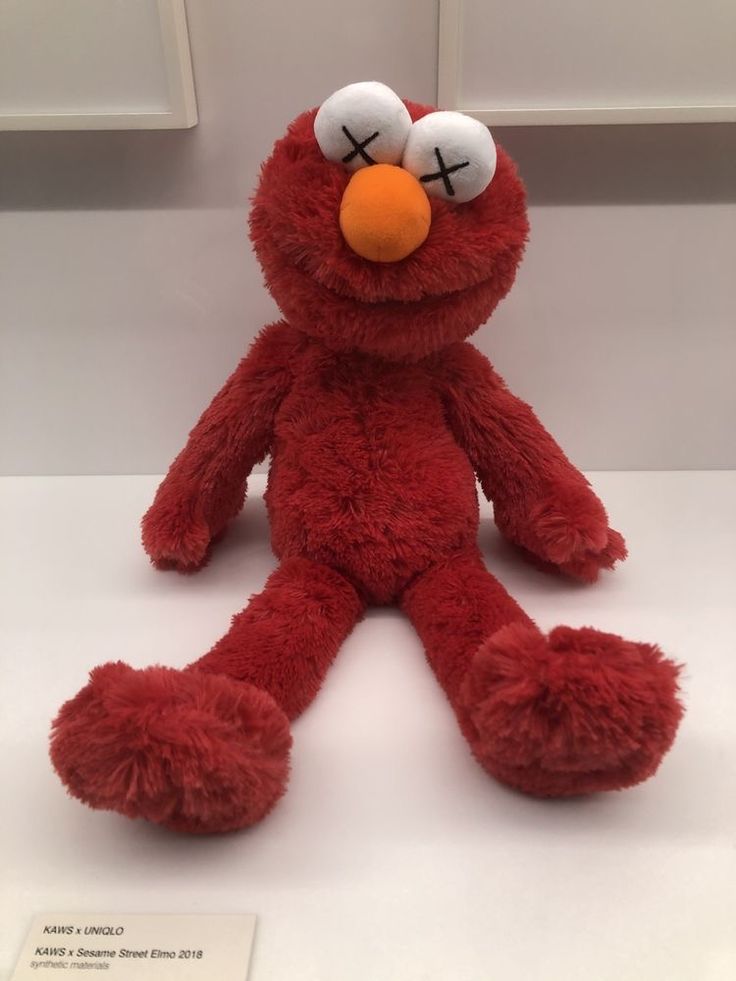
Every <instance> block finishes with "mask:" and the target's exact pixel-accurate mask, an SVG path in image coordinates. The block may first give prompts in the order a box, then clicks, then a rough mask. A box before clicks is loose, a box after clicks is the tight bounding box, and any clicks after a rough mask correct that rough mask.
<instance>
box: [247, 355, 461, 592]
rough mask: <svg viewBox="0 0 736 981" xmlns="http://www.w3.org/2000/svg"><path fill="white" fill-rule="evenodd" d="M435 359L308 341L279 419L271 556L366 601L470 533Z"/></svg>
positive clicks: (270, 495) (270, 499) (271, 489)
mask: <svg viewBox="0 0 736 981" xmlns="http://www.w3.org/2000/svg"><path fill="white" fill-rule="evenodd" d="M440 357H441V355H440ZM432 363H433V361H432V360H431V359H428V360H427V361H425V362H420V363H418V364H410V365H404V364H391V363H390V362H386V361H383V360H379V359H375V358H371V357H368V356H365V355H361V354H335V353H333V352H330V351H329V350H327V349H326V348H324V347H323V346H321V345H320V344H318V343H316V342H311V343H309V344H308V345H307V347H306V348H304V349H302V351H301V352H300V354H299V356H298V360H297V362H296V364H295V365H294V366H293V371H294V380H293V383H292V386H291V388H290V391H289V393H288V394H287V396H286V397H285V399H284V401H283V402H282V404H281V406H280V408H279V411H278V414H277V417H276V423H275V431H274V440H273V445H272V464H271V471H270V475H269V484H268V492H267V497H266V500H267V505H268V509H269V515H270V520H271V529H272V539H273V546H274V550H275V551H276V553H277V554H278V555H281V556H286V555H296V554H298V555H306V556H308V557H310V558H313V559H315V560H316V561H320V562H325V563H327V564H329V565H331V566H333V567H336V568H338V569H341V570H342V571H344V572H345V574H346V575H348V576H349V577H350V579H351V580H352V581H354V582H355V583H356V584H358V585H359V586H360V587H361V589H362V590H363V591H364V592H365V594H366V595H367V597H369V598H370V599H371V600H372V601H373V602H379V603H383V602H390V601H391V600H393V599H395V598H396V597H397V596H398V595H399V594H400V592H401V590H402V589H403V587H404V586H405V585H406V583H407V582H408V581H409V580H410V579H411V578H412V577H413V576H414V575H416V573H417V572H420V571H421V570H423V569H425V568H426V567H427V566H429V565H430V564H431V563H433V562H436V561H437V560H438V559H440V558H441V557H442V556H443V555H445V554H449V553H451V552H453V551H455V550H457V549H458V548H459V547H460V546H462V545H463V544H464V543H466V542H467V541H469V540H472V539H473V538H474V537H475V535H476V533H477V527H478V502H477V496H476V489H475V475H474V473H473V470H472V467H471V465H470V463H469V461H468V459H467V457H466V455H465V453H464V452H463V451H462V450H461V449H460V448H459V447H458V445H457V443H456V442H455V440H454V438H453V436H452V434H451V432H450V430H449V428H448V426H447V423H446V421H445V415H444V410H443V405H442V400H441V397H440V394H439V393H438V391H437V386H436V383H435V381H434V378H433V371H432Z"/></svg>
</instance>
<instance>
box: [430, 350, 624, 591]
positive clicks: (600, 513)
mask: <svg viewBox="0 0 736 981" xmlns="http://www.w3.org/2000/svg"><path fill="white" fill-rule="evenodd" d="M444 353H445V357H444V359H443V362H442V367H441V369H440V377H441V390H442V395H443V399H444V403H445V408H446V413H447V419H448V422H449V425H450V427H451V429H452V432H453V434H454V436H455V439H456V440H457V442H458V443H459V444H460V446H461V447H462V448H463V449H464V450H465V452H466V453H467V454H468V457H469V459H470V461H471V463H472V464H473V467H474V469H475V472H476V474H477V475H478V479H479V480H480V483H481V486H482V488H483V492H484V494H485V496H486V497H487V498H488V499H489V500H491V501H493V506H494V517H495V521H496V524H497V525H498V528H499V530H500V531H501V532H502V534H503V535H504V536H505V537H506V538H508V539H509V540H510V541H512V542H514V543H515V544H517V545H520V546H521V547H522V548H524V549H526V550H527V551H529V552H531V553H532V554H533V555H535V556H537V557H538V558H539V559H541V560H542V561H544V562H546V563H551V564H552V565H555V566H557V567H558V568H560V569H561V570H562V571H563V572H565V573H567V574H568V575H571V576H574V577H575V578H577V579H581V580H584V581H588V582H592V581H594V580H595V579H596V578H597V577H598V573H599V571H600V569H603V568H606V569H607V568H611V567H612V566H613V565H614V563H615V562H616V561H617V560H619V559H623V558H625V557H626V546H625V544H624V540H623V538H622V537H621V535H620V534H619V533H618V532H616V531H613V530H612V529H610V528H609V527H608V517H607V515H606V511H605V509H604V507H603V505H602V504H601V502H600V501H599V499H598V498H597V497H596V495H595V494H594V492H593V490H592V489H591V487H590V485H589V483H588V481H587V480H586V479H585V477H584V476H583V475H582V474H581V473H580V471H579V470H577V469H576V468H575V467H574V466H573V465H572V464H571V463H570V461H569V460H568V459H567V457H566V456H565V454H564V453H563V452H562V450H561V449H560V447H559V446H558V445H557V443H555V441H554V440H553V439H552V437H551V436H550V435H549V433H548V432H547V431H546V430H545V429H544V427H543V426H542V424H541V423H540V422H539V420H538V419H537V417H536V416H535V414H534V412H533V411H532V409H531V408H530V407H529V406H528V405H527V404H526V403H525V402H522V401H521V400H520V399H518V398H516V396H515V395H513V394H512V393H511V392H510V391H509V390H508V388H507V387H506V385H505V383H504V381H503V379H502V378H501V377H500V376H499V375H497V374H496V372H495V371H494V370H493V368H492V366H491V364H490V363H489V361H488V360H487V359H486V358H485V357H483V355H482V354H481V353H480V352H479V351H477V350H476V349H475V348H474V347H472V346H471V345H470V344H457V345H454V346H453V347H452V348H450V349H449V350H447V351H446V352H444Z"/></svg>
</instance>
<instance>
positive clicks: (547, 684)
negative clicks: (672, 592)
mask: <svg viewBox="0 0 736 981" xmlns="http://www.w3.org/2000/svg"><path fill="white" fill-rule="evenodd" d="M677 673H678V669H677V667H676V666H675V665H674V664H673V663H672V662H671V661H668V660H667V659H666V658H664V657H663V656H662V652H661V651H660V650H659V648H657V647H655V646H653V645H651V644H633V643H631V642H629V641H626V640H624V639H623V638H622V637H618V636H616V635H615V634H606V633H601V632H600V631H598V630H592V629H591V628H589V627H585V628H583V629H582V630H572V629H571V628H570V627H557V628H556V629H555V630H553V631H552V632H551V633H550V635H549V637H545V636H544V635H543V634H541V633H540V632H539V631H538V630H537V629H536V628H534V627H531V626H526V625H524V624H519V623H514V624H511V625H509V626H507V627H503V628H502V629H501V630H498V631H497V632H496V633H495V634H493V636H492V637H489V638H488V639H487V640H486V641H485V642H484V643H483V644H482V645H481V647H480V648H479V649H478V651H477V652H476V653H475V655H474V657H473V661H472V664H471V666H470V669H469V671H468V672H467V674H466V676H465V678H464V681H463V685H462V691H461V693H460V699H459V708H460V711H461V713H462V719H461V722H462V724H463V729H464V731H465V733H466V735H467V738H468V741H469V742H470V745H471V748H472V750H473V753H474V754H475V756H476V757H477V758H478V760H479V761H480V763H481V764H482V765H483V766H484V767H485V768H486V769H487V770H488V772H489V773H491V774H492V775H493V776H495V777H496V778H497V779H499V780H501V781H503V783H507V784H509V785H510V786H512V787H516V788H517V789H518V790H523V791H524V792H526V793H529V794H535V795H537V796H540V797H563V796H570V795H571V794H585V793H593V792H594V791H600V790H617V789H620V788H622V787H629V786H631V785H632V784H637V783H640V782H641V781H642V780H646V778H647V777H649V776H651V775H652V774H653V773H654V771H655V770H656V769H657V766H658V765H659V761H660V760H661V758H662V755H663V754H664V753H666V752H667V750H668V749H669V748H670V746H671V745H672V741H673V740H674V738H675V732H676V731H677V726H678V724H679V722H680V717H681V714H682V711H681V708H680V706H679V704H678V702H677V698H676V694H677Z"/></svg>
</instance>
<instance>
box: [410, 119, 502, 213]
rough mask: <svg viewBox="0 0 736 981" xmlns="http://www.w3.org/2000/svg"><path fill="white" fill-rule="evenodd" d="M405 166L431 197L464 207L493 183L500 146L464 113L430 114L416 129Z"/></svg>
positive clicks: (413, 128) (411, 136)
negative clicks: (497, 149)
mask: <svg viewBox="0 0 736 981" xmlns="http://www.w3.org/2000/svg"><path fill="white" fill-rule="evenodd" d="M402 166H403V167H404V168H405V169H406V170H408V171H409V173H410V174H413V175H414V176H415V177H416V178H417V179H418V180H420V181H421V183H422V186H423V187H424V190H425V191H426V192H427V194H430V195H432V196H433V197H438V198H444V200H445V201H453V202H455V203H457V204H462V203H463V202H464V201H470V200H471V199H472V198H475V197H477V196H478V195H479V194H480V193H481V191H485V189H486V188H487V187H488V185H489V184H490V183H491V180H492V179H493V174H494V173H495V170H496V144H495V143H494V142H493V137H492V136H491V134H490V132H489V130H488V128H487V127H486V126H484V125H483V123H481V122H478V120H477V119H471V117H470V116H464V115H463V114H462V113H460V112H430V113H429V115H427V116H422V118H421V119H419V120H418V121H417V122H416V123H414V125H413V126H412V128H411V132H410V133H409V137H408V139H407V141H406V146H405V148H404V159H403V161H402Z"/></svg>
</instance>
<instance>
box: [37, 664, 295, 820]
mask: <svg viewBox="0 0 736 981" xmlns="http://www.w3.org/2000/svg"><path fill="white" fill-rule="evenodd" d="M290 746H291V735H290V733H289V722H288V720H287V718H286V716H285V715H284V713H283V712H282V711H281V709H280V708H279V707H278V706H277V705H276V703H275V702H274V700H273V699H272V698H271V697H270V696H269V695H267V694H266V693H265V692H262V691H259V690H258V689H257V688H254V687H253V686H252V685H247V684H243V683H241V682H237V681H233V680H231V679H230V678H227V677H225V676H224V675H206V674H202V675H200V674H197V673H195V672H184V671H175V670H173V669H171V668H159V667H153V668H147V669H145V670H143V671H134V670H133V669H132V668H130V667H128V666H127V665H126V664H122V663H121V662H120V661H118V662H116V663H110V664H104V665H102V666H101V667H99V668H95V670H94V671H93V672H92V673H91V675H90V679H89V683H88V684H87V685H86V687H85V688H83V689H82V690H81V691H80V692H79V693H78V694H77V695H76V696H75V697H74V698H73V699H71V700H70V701H68V702H67V703H66V704H65V705H64V706H63V707H62V709H61V711H60V712H59V715H58V717H57V719H56V721H55V723H54V729H53V732H52V738H51V759H52V760H53V763H54V766H55V767H56V769H57V771H58V773H59V775H60V776H61V778H62V780H63V781H64V783H66V785H67V787H68V788H69V790H70V791H71V793H72V794H74V795H75V796H77V797H80V798H81V799H83V800H85V801H86V802H87V803H88V804H90V805H91V806H92V807H100V808H109V809H113V810H117V811H120V812H121V813H122V814H125V815H127V816H128V817H144V818H147V819H148V820H149V821H155V822H157V823H158V824H163V825H165V826H166V827H167V828H171V829H173V830H174V831H189V832H194V833H203V832H211V831H231V830H233V829H235V828H241V827H243V826H244V825H247V824H253V823H254V822H256V821H260V819H261V818H262V817H264V816H265V815H266V814H267V813H268V812H269V811H270V809H271V808H272V807H273V805H274V804H275V803H276V801H277V800H278V799H279V797H280V796H281V794H282V793H283V791H284V788H285V786H286V780H287V776H288V771H289V748H290Z"/></svg>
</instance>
